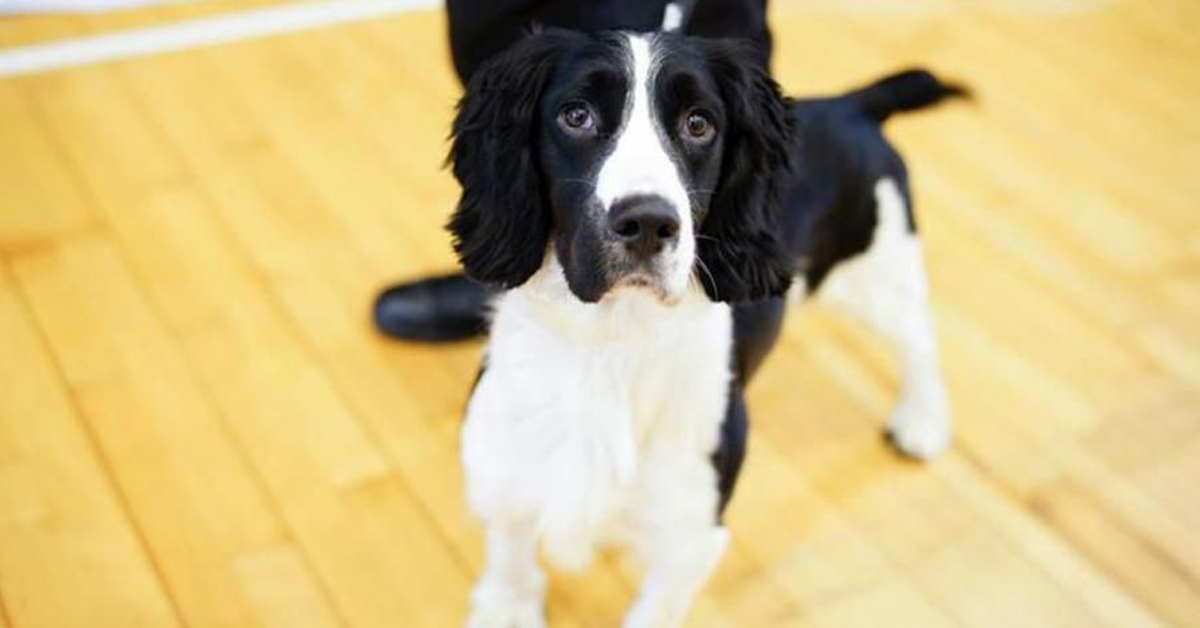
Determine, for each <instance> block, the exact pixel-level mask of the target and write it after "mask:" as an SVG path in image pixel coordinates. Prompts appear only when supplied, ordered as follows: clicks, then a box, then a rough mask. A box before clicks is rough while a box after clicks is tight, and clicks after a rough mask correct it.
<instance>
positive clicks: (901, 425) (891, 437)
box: [885, 396, 950, 460]
mask: <svg viewBox="0 0 1200 628" xmlns="http://www.w3.org/2000/svg"><path fill="white" fill-rule="evenodd" d="M885 435H886V436H887V439H888V441H889V442H891V443H892V446H893V447H895V448H896V450H897V451H898V452H900V453H901V454H903V455H905V456H908V457H910V458H916V459H917V460H929V459H930V458H933V457H934V456H936V455H938V454H940V453H942V452H943V451H945V449H946V447H947V446H948V445H949V444H950V411H949V409H948V408H947V407H946V401H945V398H944V397H941V396H934V397H930V398H926V399H925V400H924V401H923V402H922V401H920V400H918V399H917V398H915V397H906V398H904V399H901V401H900V403H899V405H897V406H896V410H895V411H894V412H893V413H892V418H891V420H890V421H888V425H887V429H886V432H885Z"/></svg>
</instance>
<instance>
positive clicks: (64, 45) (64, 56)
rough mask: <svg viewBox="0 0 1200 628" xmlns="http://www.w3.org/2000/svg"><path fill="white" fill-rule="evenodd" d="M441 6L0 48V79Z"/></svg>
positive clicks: (250, 19)
mask: <svg viewBox="0 0 1200 628" xmlns="http://www.w3.org/2000/svg"><path fill="white" fill-rule="evenodd" d="M440 5H441V0H316V1H313V2H299V3H295V4H284V5H278V6H271V7H266V8H262V9H252V10H248V11H241V12H237V13H227V14H224V15H218V16H215V17H206V18H199V19H194V20H188V21H185V22H177V23H174V24H164V25H159V26H151V27H148V28H139V29H133V30H126V31H117V32H114V33H105V34H102V35H92V36H88V37H79V38H75V39H67V40H61V41H52V42H48V43H42V44H33V45H29V46H20V47H16V48H9V49H0V78H3V77H6V76H17V75H21V74H34V73H37V72H47V71H50V70H56V69H59V68H69V67H74V66H80V65H88V64H92V63H100V62H102V61H113V60H116V59H128V58H130V57H140V56H144V55H151V54H157V53H162V52H170V51H175V50H185V49H188V48H196V47H199V46H211V45H214V44H222V43H227V42H232V41H241V40H245V39H254V38H257V37H265V36H268V35H278V34H282V33H293V32H296V31H302V30H309V29H314V28H321V27H325V26H332V25H334V24H344V23H346V22H354V21H358V20H365V19H369V18H373V17H380V16H385V15H391V14H395V13H404V12H407V11H414V10H417V9H427V8H432V7H436V6H440Z"/></svg>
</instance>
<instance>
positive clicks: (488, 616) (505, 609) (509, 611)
mask: <svg viewBox="0 0 1200 628" xmlns="http://www.w3.org/2000/svg"><path fill="white" fill-rule="evenodd" d="M545 590H546V576H545V574H544V573H542V569H541V567H540V566H539V565H538V562H537V538H536V536H535V535H534V532H533V526H532V525H520V524H508V523H503V524H501V523H494V522H488V528H487V566H486V567H485V569H484V572H483V576H482V577H480V579H479V583H478V584H476V585H475V591H474V592H473V593H472V594H471V615H470V617H469V618H468V620H467V628H545V626H546V618H545V614H544V610H543V604H544V601H543V599H544V597H545Z"/></svg>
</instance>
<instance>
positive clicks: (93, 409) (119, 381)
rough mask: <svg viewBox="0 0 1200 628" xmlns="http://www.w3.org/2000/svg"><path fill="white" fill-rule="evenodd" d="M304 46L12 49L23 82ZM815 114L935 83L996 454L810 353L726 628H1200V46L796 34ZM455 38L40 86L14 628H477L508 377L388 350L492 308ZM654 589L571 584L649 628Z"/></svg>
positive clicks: (781, 400) (937, 142)
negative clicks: (405, 306) (478, 277)
mask: <svg viewBox="0 0 1200 628" xmlns="http://www.w3.org/2000/svg"><path fill="white" fill-rule="evenodd" d="M263 4H266V3H265V2H262V1H261V0H257V1H256V0H241V1H238V0H228V1H226V2H221V3H212V2H210V3H208V4H207V5H202V6H198V7H190V6H187V5H183V6H181V5H175V6H164V7H159V8H155V9H150V10H145V11H141V12H135V13H132V14H123V15H120V16H117V17H101V18H63V17H60V18H53V19H9V20H6V21H0V46H11V45H15V44H19V43H29V42H34V41H46V40H50V39H54V38H56V37H62V36H72V35H78V34H83V33H88V32H96V31H105V30H112V29H115V28H122V27H126V26H131V25H145V24H152V23H155V22H160V21H163V20H171V19H176V18H180V17H183V16H188V15H193V14H195V12H197V11H198V12H201V13H204V12H214V11H227V10H235V9H239V8H244V7H248V6H258V5H263ZM773 4H774V8H773V15H772V20H773V23H774V26H775V29H776V34H777V41H778V54H777V57H776V70H777V75H778V78H779V79H780V81H781V82H782V83H783V84H784V85H785V86H786V87H787V88H788V89H789V90H790V91H792V92H794V93H802V94H809V93H816V92H820V91H824V90H833V89H840V88H843V87H846V86H848V85H852V84H855V83H858V82H862V81H865V80H867V79H871V78H873V77H875V76H877V75H878V74H880V73H882V72H884V71H886V70H891V69H895V68H897V67H900V66H905V65H909V64H916V63H920V64H927V65H929V66H931V67H934V68H936V69H938V70H939V71H941V72H943V73H946V74H948V75H952V76H955V77H957V78H960V79H961V80H964V81H966V82H968V83H970V84H971V85H972V86H973V87H974V88H975V90H976V92H977V94H978V100H977V102H976V103H975V104H973V105H953V106H948V107H945V108H943V109H941V110H939V111H937V112H931V113H928V114H922V115H919V116H912V117H908V118H903V119H899V120H897V121H895V122H894V123H893V124H892V127H891V131H892V135H893V137H894V138H895V140H896V141H897V143H898V144H899V145H900V146H901V147H902V148H903V150H904V152H905V153H906V154H907V155H908V158H909V162H910V165H911V167H912V170H913V177H914V185H915V189H916V194H917V197H918V209H919V213H920V219H921V223H922V226H923V229H924V233H925V241H926V243H927V256H928V261H929V265H930V267H931V275H932V285H933V299H934V302H935V303H934V304H935V309H936V312H937V316H938V329H939V333H940V336H941V339H942V354H943V358H944V362H945V368H946V372H947V377H948V382H949V387H950V389H951V393H952V395H953V405H954V408H955V413H956V417H957V421H958V424H957V435H956V439H957V440H956V442H955V446H954V448H953V450H952V451H951V452H950V453H949V454H947V455H945V456H944V457H942V458H940V459H939V460H937V461H936V462H935V463H933V464H931V465H928V466H920V465H915V464H912V463H906V462H904V461H901V460H898V459H897V458H896V457H894V456H893V455H892V454H890V453H889V451H888V449H887V448H886V447H885V446H884V444H883V443H882V441H881V439H880V438H879V428H880V425H881V424H882V421H883V417H884V416H885V415H886V414H887V412H888V409H889V407H890V404H891V402H892V399H893V396H894V393H895V388H896V377H895V368H894V363H893V361H892V360H891V359H890V358H889V356H888V354H887V353H886V352H884V351H882V350H881V347H880V346H879V344H878V343H877V342H876V341H875V340H874V339H872V338H870V337H868V336H867V335H865V334H863V333H862V332H861V331H860V330H858V329H857V328H854V327H851V326H849V325H846V324H844V323H842V322H840V321H838V320H836V319H833V318H831V317H829V316H827V315H826V314H825V313H823V312H821V311H819V310H816V309H808V310H804V311H802V312H797V313H794V314H793V315H792V316H791V317H790V319H789V321H788V326H787V329H786V334H785V336H784V338H783V340H782V342H781V346H780V347H779V348H778V349H777V351H776V352H775V354H774V355H773V356H772V357H771V359H770V361H769V362H768V364H767V365H766V367H765V368H764V370H763V371H762V372H761V375H760V376H759V379H758V380H757V381H756V382H755V383H754V385H753V387H752V388H751V390H750V404H751V409H752V412H753V415H754V429H753V437H752V439H753V440H752V443H751V447H752V452H751V456H750V459H749V462H748V466H747V469H746V473H745V475H744V480H743V482H742V484H741V486H740V487H739V493H738V495H737V498H736V499H735V501H734V504H733V506H732V511H731V514H730V518H729V519H730V523H731V526H732V529H733V534H734V539H735V540H734V544H733V548H732V551H731V552H730V554H729V556H728V557H727V559H726V560H725V562H724V563H723V565H722V567H721V569H720V571H719V573H718V575H717V576H716V578H715V579H714V581H713V582H712V583H711V585H710V586H709V587H708V588H707V589H706V591H705V593H704V595H703V596H702V599H701V600H700V602H699V603H698V605H697V608H696V610H695V612H694V613H693V616H692V618H691V621H690V624H689V625H690V626H692V627H694V628H701V627H717V626H729V627H737V628H754V627H764V628H768V627H769V628H792V627H796V628H798V627H810V626H812V627H822V628H858V627H861V628H876V627H879V626H888V627H889V628H905V627H913V628H916V627H920V628H941V627H946V628H949V627H961V628H1016V627H1019V628H1042V627H1044V628H1064V627H1065V628H1074V627H1092V626H1096V627H1107V628H1137V627H1166V626H1173V627H1184V626H1189V627H1195V626H1200V533H1198V530H1200V206H1198V201H1197V199H1200V114H1198V113H1197V112H1198V111H1200V38H1197V37H1196V32H1197V31H1198V29H1200V4H1197V3H1196V2H1195V1H1194V0H1155V1H1153V2H1148V1H1137V0H1117V1H1112V2H1107V1H1102V0H1095V1H1087V0H1058V1H1052V0H1046V1H1044V2H1041V1H1038V2H1035V1H1033V0H1008V1H1003V0H977V1H974V2H951V1H950V0H943V1H935V0H905V1H899V0H897V1H882V0H854V1H849V0H847V1H844V2H843V1H841V0H796V1H792V2H787V1H783V0H778V1H776V2H774V3H773ZM444 30H445V24H444V22H443V18H442V17H441V15H440V14H439V13H437V12H428V13H418V14H409V15H404V16H397V17H393V18H388V19H380V20H375V21H370V22H365V23H360V24H355V25H349V26H342V27H337V28H331V29H327V30H321V31H316V32H310V33H305V34H296V35H289V36H284V37H278V38H272V39H266V40H259V41H252V42H245V43H238V44H231V45H225V46H221V47H217V48H212V49H205V50H199V51H189V52H182V53H176V54H171V55H167V56H160V57H152V58H141V59H136V60H130V61H123V62H119V63H112V64H108V65H101V66H93V67H85V68H80V69H73V70H65V71H57V72H52V73H48V74H42V75H36V76H29V77H22V78H13V79H3V80H0V628H72V627H76V626H79V627H87V628H107V627H119V628H128V627H134V626H155V627H158V626H162V627H171V626H190V627H193V628H208V627H228V628H260V627H261V628H301V627H310V626H311V627H330V626H354V627H363V628H376V627H379V628H382V627H385V626H386V627H396V626H403V627H405V628H409V627H412V628H421V627H431V628H432V627H437V628H445V627H448V626H456V625H460V624H461V622H462V618H463V615H464V611H465V607H466V599H467V594H468V590H469V586H470V583H471V581H472V577H473V574H474V573H475V572H476V571H477V570H478V568H479V565H480V560H481V544H480V535H479V533H478V530H477V528H476V527H475V525H474V524H473V523H472V522H471V521H470V520H469V519H468V518H467V516H466V515H465V508H464V505H463V499H462V494H461V488H460V484H461V475H460V470H459V467H458V462H457V457H456V439H457V429H458V423H459V415H460V410H461V408H462V406H463V403H464V398H465V394H466V391H467V388H468V386H469V384H470V382H471V379H472V376H473V375H474V369H475V364H476V360H477V357H478V353H479V349H480V348H479V345H477V344H472V345H465V346H455V347H451V348H423V347H414V346H404V345H400V344H396V343H392V342H388V341H385V340H383V339H381V338H380V337H379V336H377V335H376V334H375V333H374V332H373V331H372V328H371V327H370V325H369V323H368V316H367V308H368V304H369V302H370V300H371V298H372V295H373V293H374V292H375V290H376V289H377V288H378V287H380V286H381V285H384V284H386V283H387V282H388V281H390V280H393V279H396V278H400V277H406V276H413V275H420V274H422V273H425V272H430V271H435V270H441V269H446V268H450V267H451V265H452V259H451V257H450V254H449V245H448V239H447V237H446V235H445V234H444V233H443V232H442V231H441V230H440V225H441V224H442V223H443V222H444V221H445V219H446V217H447V214H448V211H449V209H450V208H451V206H452V203H453V202H454V200H455V197H456V188H455V185H454V184H453V181H452V180H451V179H450V177H449V176H448V175H447V173H445V172H444V171H442V170H440V169H439V164H440V162H441V158H442V155H443V153H444V151H445V142H444V136H445V134H446V129H447V124H448V119H449V115H450V112H451V106H452V104H453V102H454V99H455V97H456V93H457V90H458V87H457V85H456V83H455V81H454V79H453V77H452V75H451V73H450V71H449V66H448V62H447V59H446V54H445V52H444V51H445V47H446V44H445V41H444V36H443V32H444ZM634 585H635V580H634V578H633V577H632V576H631V574H630V573H629V572H627V571H626V570H625V569H624V568H622V567H620V566H619V565H618V563H617V561H616V560H614V559H606V560H605V561H602V563H601V564H600V565H598V566H597V567H596V568H594V569H593V570H592V571H591V572H589V573H588V574H586V575H582V576H572V577H560V578H557V579H555V580H554V582H553V584H552V590H551V596H550V617H551V624H552V626H554V627H572V628H580V627H588V628H591V627H595V628H600V627H615V626H617V625H618V624H619V622H620V617H621V612H622V609H623V607H624V605H625V604H626V602H627V601H628V599H629V597H630V595H631V592H632V591H633V588H634Z"/></svg>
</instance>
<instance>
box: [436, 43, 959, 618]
mask: <svg viewBox="0 0 1200 628" xmlns="http://www.w3.org/2000/svg"><path fill="white" fill-rule="evenodd" d="M755 55H756V52H755V51H754V50H752V49H750V48H746V47H743V46H741V45H739V44H737V43H732V42H730V41H723V40H713V39H703V38H698V37H689V36H684V35H680V34H676V33H669V32H659V33H649V34H638V33H633V32H610V33H604V34H582V33H578V32H573V31H565V30H543V31H540V32H537V33H534V34H532V35H530V36H529V37H527V38H526V39H524V40H523V41H521V42H520V43H518V44H516V45H515V46H514V47H512V48H510V49H508V50H507V51H506V52H504V53H503V54H501V55H500V56H498V57H495V58H492V59H491V60H489V61H487V62H485V63H484V64H483V65H481V66H480V67H479V69H478V70H477V71H475V72H474V73H473V76H472V79H471V81H470V83H469V85H468V86H467V91H466V94H465V96H464V97H463V98H462V101H461V102H460V105H459V112H458V116H457V119H456V120H455V123H454V130H453V146H452V151H451V161H452V163H453V170H454V174H455V176H456V177H457V179H458V180H459V182H460V183H461V185H462V197H461V201H460V203H459V205H458V208H457V210H456V212H455V214H454V216H453V218H452V219H451V222H450V230H451V232H452V233H453V235H454V238H455V249H456V251H457V252H458V255H459V257H460V259H461V261H462V264H463V266H464V267H465V269H466V272H467V274H468V275H470V276H471V277H473V278H475V279H477V280H479V281H483V282H487V283H490V284H495V285H499V286H502V287H503V288H504V291H503V292H502V293H500V294H499V295H498V296H497V298H496V299H495V301H494V304H493V305H494V316H493V319H492V322H491V333H490V340H489V344H488V348H487V353H486V359H485V365H484V369H483V371H482V373H481V376H480V378H479V380H478V382H477V384H476V387H475V389H474V392H473V394H472V396H471V399H470V402H469V404H468V408H467V413H466V414H467V416H466V422H465V426H464V428H463V434H462V460H463V463H464V465H465V469H466V480H467V493H468V498H469V502H470V506H471V508H472V510H473V512H474V513H475V514H476V515H477V516H478V517H480V518H481V519H482V520H483V522H484V523H485V525H486V528H487V566H486V569H485V571H484V573H483V575H482V577H481V579H480V581H479V583H478V585H477V587H476V589H475V592H474V594H473V597H472V609H471V614H470V619H469V623H468V625H469V626H470V627H471V628H539V627H542V626H544V625H545V620H544V618H543V610H542V606H543V591H544V587H545V577H544V575H543V573H542V570H541V568H540V567H539V561H538V550H539V547H540V549H541V550H543V551H544V553H545V555H546V556H547V557H548V558H549V560H550V561H551V562H553V563H554V564H556V565H558V566H561V567H564V568H568V569H578V568H581V567H583V566H585V565H586V564H587V563H588V562H589V560H590V558H591V556H592V554H593V552H594V551H595V550H596V549H597V548H599V547H603V546H609V545H619V546H624V547H626V548H628V549H630V550H631V551H632V552H633V554H634V555H635V556H636V557H637V558H638V559H639V560H640V562H641V563H642V564H643V565H644V567H645V569H646V577H645V583H644V585H643V587H642V590H641V593H640V595H639V596H638V598H637V600H636V602H635V603H634V605H633V607H632V608H631V609H630V611H629V612H628V615H627V617H626V621H625V628H652V627H653V628H669V627H676V626H679V625H680V624H681V623H682V621H683V619H684V616H685V614H686V611H687V609H688V607H689V606H690V604H691V602H692V599H693V598H694V596H695V595H696V594H697V592H698V591H699V590H700V588H701V587H702V586H703V584H704V583H705V581H706V580H707V579H708V577H709V575H710V573H711V572H712V570H713V569H714V567H715V566H716V565H717V563H718V561H719V560H720V558H721V556H722V554H723V552H724V551H725V548H726V545H727V544H728V533H727V531H726V529H725V528H724V527H723V525H722V523H721V513H722V511H723V510H724V508H725V505H726V503H727V501H728V499H729V497H730V494H731V492H732V490H733V487H734V483H735V481H736V478H737V475H738V470H739V468H740V466H741V462H742V458H743V453H744V451H745V442H746V430H747V415H746V407H745V402H744V399H743V390H744V389H745V386H746V384H747V382H748V380H749V379H750V377H751V375H752V374H753V373H754V371H755V369H756V368H757V367H758V365H759V364H760V363H761V361H762V360H763V358H764V356H765V355H766V353H767V352H768V351H769V349H770V348H771V345H772V344H773V343H774V341H775V338H776V335H777V333H778V331H779V328H780V323H781V319H782V316H783V312H784V304H785V299H784V295H785V293H786V292H788V290H789V286H791V287H792V290H791V292H792V293H793V294H797V295H813V296H818V297H820V298H822V299H825V300H828V301H829V302H830V303H832V304H835V305H837V306H841V307H843V308H845V309H846V310H847V311H848V312H849V313H851V314H853V315H856V316H858V317H859V318H861V319H863V320H864V321H866V322H867V323H869V324H870V325H871V326H872V327H874V328H875V329H877V330H879V331H880V332H882V333H883V335H885V336H886V337H887V338H888V339H890V340H891V341H893V342H894V343H895V344H896V345H897V346H898V348H899V350H900V352H901V355H902V363H903V369H904V373H903V387H902V390H901V393H900V402H899V405H898V407H897V408H896V410H895V412H894V413H893V415H892V417H891V419H890V422H889V423H888V426H887V430H888V433H889V434H890V436H891V438H892V440H893V442H894V443H895V445H896V446H897V447H898V448H899V450H900V451H901V452H903V453H905V454H908V455H911V456H914V457H918V458H926V457H929V456H932V455H934V454H936V453H937V452H939V451H940V450H942V449H943V448H944V447H945V446H946V445H947V442H948V441H949V438H950V416H949V412H948V408H947V401H946V395H945V392H944V390H943V385H942V380H941V376H940V373H939V367H938V361H937V349H936V346H935V340H934V336H933V332H932V328H931V323H930V314H929V311H928V305H927V303H926V279H925V275H924V271H923V269H922V261H921V247H920V244H919V242H918V240H917V236H916V232H915V223H914V220H913V216H912V211H911V203H910V197H909V190H908V182H907V177H906V174H905V168H904V164H903V162H902V161H901V159H900V157H899V156H898V155H897V154H896V152H895V151H894V150H893V149H892V148H891V147H890V146H889V144H888V143H887V142H886V140H885V139H884V138H883V136H882V135H881V133H880V124H881V123H882V122H883V121H884V120H885V119H886V118H887V117H888V116H889V115H890V114H892V113H894V112H897V111H901V110H910V109H917V108H920V107H923V106H926V105H930V104H933V103H935V102H937V101H939V100H940V99H942V98H944V97H946V96H949V95H953V94H957V93H959V90H958V89H957V88H955V87H953V86H947V85H944V84H942V83H939V82H938V81H937V80H936V79H935V78H933V77H932V76H931V75H929V74H928V73H925V72H922V71H912V72H906V73H902V74H898V75H896V76H893V77H890V78H887V79H884V80H882V81H880V82H878V83H875V84H873V85H871V86H869V87H866V88H864V89H861V90H858V91H855V92H851V93H849V94H846V95H843V96H839V97H836V98H829V99H819V100H802V101H797V102H792V101H789V100H788V99H786V98H784V97H783V96H781V95H780V93H779V90H778V88H777V86H776V85H775V83H774V82H773V81H772V80H771V79H770V78H769V77H768V76H767V74H766V73H765V72H764V70H763V69H762V64H761V63H760V62H758V61H757V60H756V59H755V58H754V56H755Z"/></svg>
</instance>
